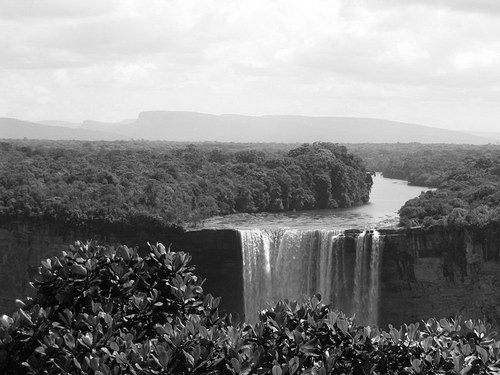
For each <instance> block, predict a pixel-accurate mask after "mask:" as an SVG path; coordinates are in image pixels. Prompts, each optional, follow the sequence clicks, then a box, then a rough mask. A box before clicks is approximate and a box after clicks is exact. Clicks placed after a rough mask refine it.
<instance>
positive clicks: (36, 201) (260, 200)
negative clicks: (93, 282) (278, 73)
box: [0, 140, 372, 228]
mask: <svg viewBox="0 0 500 375" xmlns="http://www.w3.org/2000/svg"><path fill="white" fill-rule="evenodd" d="M233 146H234V145H231V144H228V145H221V147H218V146H217V145H204V144H200V145H193V144H189V145H178V144H172V143H166V142H144V141H142V142H141V141H130V142H124V141H123V142H76V141H27V140H25V141H3V142H1V143H0V219H3V220H33V219H36V220H44V221H56V222H61V223H65V224H67V225H72V226H89V225H96V226H107V225H115V224H116V225H121V226H128V227H133V228H141V227H148V228H151V227H158V228H161V227H166V226H172V225H185V224H186V223H190V222H195V221H198V220H201V219H203V218H207V217H210V216H214V215H225V214H231V213H238V212H246V213H254V212H279V211H285V210H306V209H320V208H335V207H349V206H352V205H355V204H361V203H366V202H367V201H368V200H369V193H370V189H371V186H372V180H371V176H370V175H369V174H367V171H366V169H365V167H364V165H363V163H362V161H361V159H360V158H359V157H357V156H355V155H353V154H351V153H349V152H348V151H347V148H346V147H345V146H340V145H336V144H332V143H320V142H318V143H314V144H303V145H301V146H299V147H295V148H292V149H289V150H278V151H275V150H270V149H260V150H258V149H249V148H247V147H245V146H244V145H243V146H238V147H237V148H236V149H235V148H234V147H233Z"/></svg>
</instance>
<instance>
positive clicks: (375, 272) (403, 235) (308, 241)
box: [0, 180, 500, 327]
mask: <svg viewBox="0 0 500 375" xmlns="http://www.w3.org/2000/svg"><path fill="white" fill-rule="evenodd" d="M385 182H390V180H389V181H385ZM393 185H394V184H393ZM376 186H377V185H375V187H374V192H375V191H376ZM395 186H397V184H395ZM388 194H391V192H389V193H388ZM392 194H394V193H393V192H392ZM376 196H377V195H376V194H375V195H374V197H376ZM376 204H377V203H376V201H374V202H373V205H376ZM365 207H367V208H369V207H370V205H366V206H365ZM356 209H359V208H354V210H356ZM306 216H307V215H306ZM308 217H309V218H310V217H311V216H308ZM382 222H383V223H385V222H387V221H386V220H385V219H384V220H382ZM321 226H322V228H320V229H318V228H314V226H308V227H302V228H299V227H292V228H290V227H288V228H283V227H275V228H272V227H269V226H267V224H264V225H262V226H261V229H257V228H255V227H254V228H241V229H224V228H222V229H198V230H191V231H186V232H183V231H178V232H175V233H164V232H156V233H153V232H151V233H141V232H136V233H131V232H128V233H113V232H99V233H98V232H88V231H82V230H76V229H70V228H68V227H67V226H64V225H62V224H61V225H58V224H54V223H44V222H35V221H33V222H28V221H24V222H23V221H11V222H8V223H7V222H3V223H1V224H0V243H1V245H0V275H1V276H0V278H1V279H0V284H1V285H2V286H3V287H2V290H1V295H0V309H1V311H2V313H11V312H12V311H13V309H14V303H13V301H14V300H15V299H16V298H19V297H21V296H24V295H26V294H27V293H29V288H28V286H27V285H28V280H29V277H30V274H31V273H32V272H33V270H34V267H36V266H37V265H38V264H39V262H40V260H41V259H44V258H46V257H47V256H50V255H53V254H55V253H57V252H59V251H61V250H64V249H65V248H66V247H67V246H68V244H70V243H72V242H73V241H74V240H75V239H95V240H99V241H103V242H108V243H118V242H121V243H127V244H144V243H145V241H146V240H149V241H150V242H151V243H154V242H156V241H160V242H163V243H165V244H170V245H171V249H172V250H175V251H180V250H182V251H187V252H189V253H190V254H191V255H192V257H193V264H194V265H195V266H196V273H197V274H198V275H200V276H201V277H203V278H206V283H205V286H204V288H205V290H206V291H207V292H209V293H212V294H213V295H215V296H221V297H222V303H221V306H222V308H223V309H225V310H226V311H230V312H237V313H238V314H239V315H240V318H242V319H243V318H245V319H247V320H250V321H251V320H252V319H255V316H256V314H257V313H258V311H259V310H261V309H263V308H265V307H267V305H266V304H267V303H269V302H270V301H272V300H276V299H279V298H290V299H297V298H300V297H301V296H302V295H310V294H315V293H320V294H321V295H322V298H323V302H325V303H332V304H333V306H335V307H336V308H338V309H340V310H343V311H345V312H346V313H347V314H348V315H353V314H355V315H356V321H357V322H358V324H367V323H369V324H379V325H380V326H387V325H388V324H393V325H395V326H398V325H400V324H403V323H408V322H415V321H419V320H421V319H427V318H429V317H434V316H436V317H453V316H455V314H461V315H462V316H463V317H464V318H467V317H480V318H485V319H486V320H487V321H489V322H491V323H493V324H494V325H495V326H496V327H499V326H500V306H499V303H498V301H500V290H499V288H498V285H500V269H499V267H498V264H499V260H500V251H499V248H500V237H499V236H498V234H497V233H489V234H488V235H484V234H483V235H481V234H479V233H475V232H473V231H469V230H465V229H463V230H457V229H454V230H451V229H445V228H434V229H428V230H424V229H422V228H411V229H402V228H395V227H390V228H387V227H380V226H377V225H376V224H373V227H378V229H377V230H366V229H364V228H355V229H350V230H348V229H346V228H339V227H335V226H334V225H331V227H330V228H326V226H327V223H326V222H322V225H321ZM262 228H265V229H262Z"/></svg>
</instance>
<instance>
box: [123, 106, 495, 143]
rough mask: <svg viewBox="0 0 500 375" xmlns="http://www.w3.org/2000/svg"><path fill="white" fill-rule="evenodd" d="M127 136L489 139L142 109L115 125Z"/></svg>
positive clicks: (354, 123)
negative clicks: (127, 121)
mask: <svg viewBox="0 0 500 375" xmlns="http://www.w3.org/2000/svg"><path fill="white" fill-rule="evenodd" d="M120 132H121V133H122V134H127V135H128V136H129V137H132V138H143V139H151V140H153V139H164V140H170V141H188V142H189V141H191V142H196V141H220V142H284V143H292V142H293V143H295V142H314V141H325V142H336V143H365V142H371V143H396V142H401V143H409V142H419V143H471V144H486V143H490V142H491V141H492V140H491V139H489V138H487V137H481V136H474V135H470V134H468V133H464V132H458V131H452V130H445V129H439V128H432V127H428V126H422V125H414V124H408V123H402V122H395V121H388V120H379V119H370V118H356V117H309V116H259V117H253V116H241V115H221V116H216V115H210V114H205V113H196V112H171V111H168V112H167V111H158V112H142V113H140V114H139V118H138V119H137V121H135V122H133V123H131V124H128V125H125V126H123V127H121V128H120Z"/></svg>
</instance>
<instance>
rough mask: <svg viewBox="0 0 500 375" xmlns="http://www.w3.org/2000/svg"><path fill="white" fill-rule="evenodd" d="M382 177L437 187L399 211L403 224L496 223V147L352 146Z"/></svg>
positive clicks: (499, 162) (499, 186)
mask: <svg viewBox="0 0 500 375" xmlns="http://www.w3.org/2000/svg"><path fill="white" fill-rule="evenodd" d="M350 149H352V150H354V152H356V153H357V154H359V155H361V156H362V157H363V158H364V160H366V163H367V166H368V168H372V169H373V170H376V171H380V172H382V173H383V175H384V176H385V177H389V178H399V179H405V180H408V181H409V183H411V184H414V185H421V186H428V187H435V188H436V189H435V190H430V191H427V192H425V193H422V194H421V195H420V196H419V197H416V198H414V199H411V200H409V201H408V202H406V203H405V204H404V205H403V207H402V208H401V209H400V212H399V213H400V221H401V224H403V225H406V226H415V225H422V226H424V227H432V226H451V227H471V228H475V229H484V228H486V227H489V226H496V225H498V224H500V147H499V146H498V145H485V146H472V145H422V144H416V143H415V144H392V145H389V144H386V145H372V144H370V145H353V146H352V147H350Z"/></svg>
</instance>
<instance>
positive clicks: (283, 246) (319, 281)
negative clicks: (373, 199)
mask: <svg viewBox="0 0 500 375" xmlns="http://www.w3.org/2000/svg"><path fill="white" fill-rule="evenodd" d="M240 234H241V241H242V250H243V280H244V303H245V317H246V319H247V320H248V321H254V320H255V319H256V317H257V314H258V312H259V311H261V310H263V309H265V308H268V307H269V306H270V304H272V303H274V302H276V301H277V300H279V299H283V298H288V299H292V300H301V299H302V298H303V297H307V296H310V295H312V294H316V293H320V294H321V296H322V301H323V303H325V304H331V305H332V306H333V307H334V308H335V309H338V310H341V311H343V312H345V313H346V314H347V315H350V316H353V315H354V316H355V317H356V322H357V323H358V324H377V322H378V295H379V284H380V282H379V277H380V276H379V270H380V251H381V238H380V235H379V234H378V232H376V231H373V232H371V231H370V232H362V233H348V234H347V233H343V232H339V231H330V230H297V229H281V230H278V231H276V230H258V229H255V230H241V231H240Z"/></svg>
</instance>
